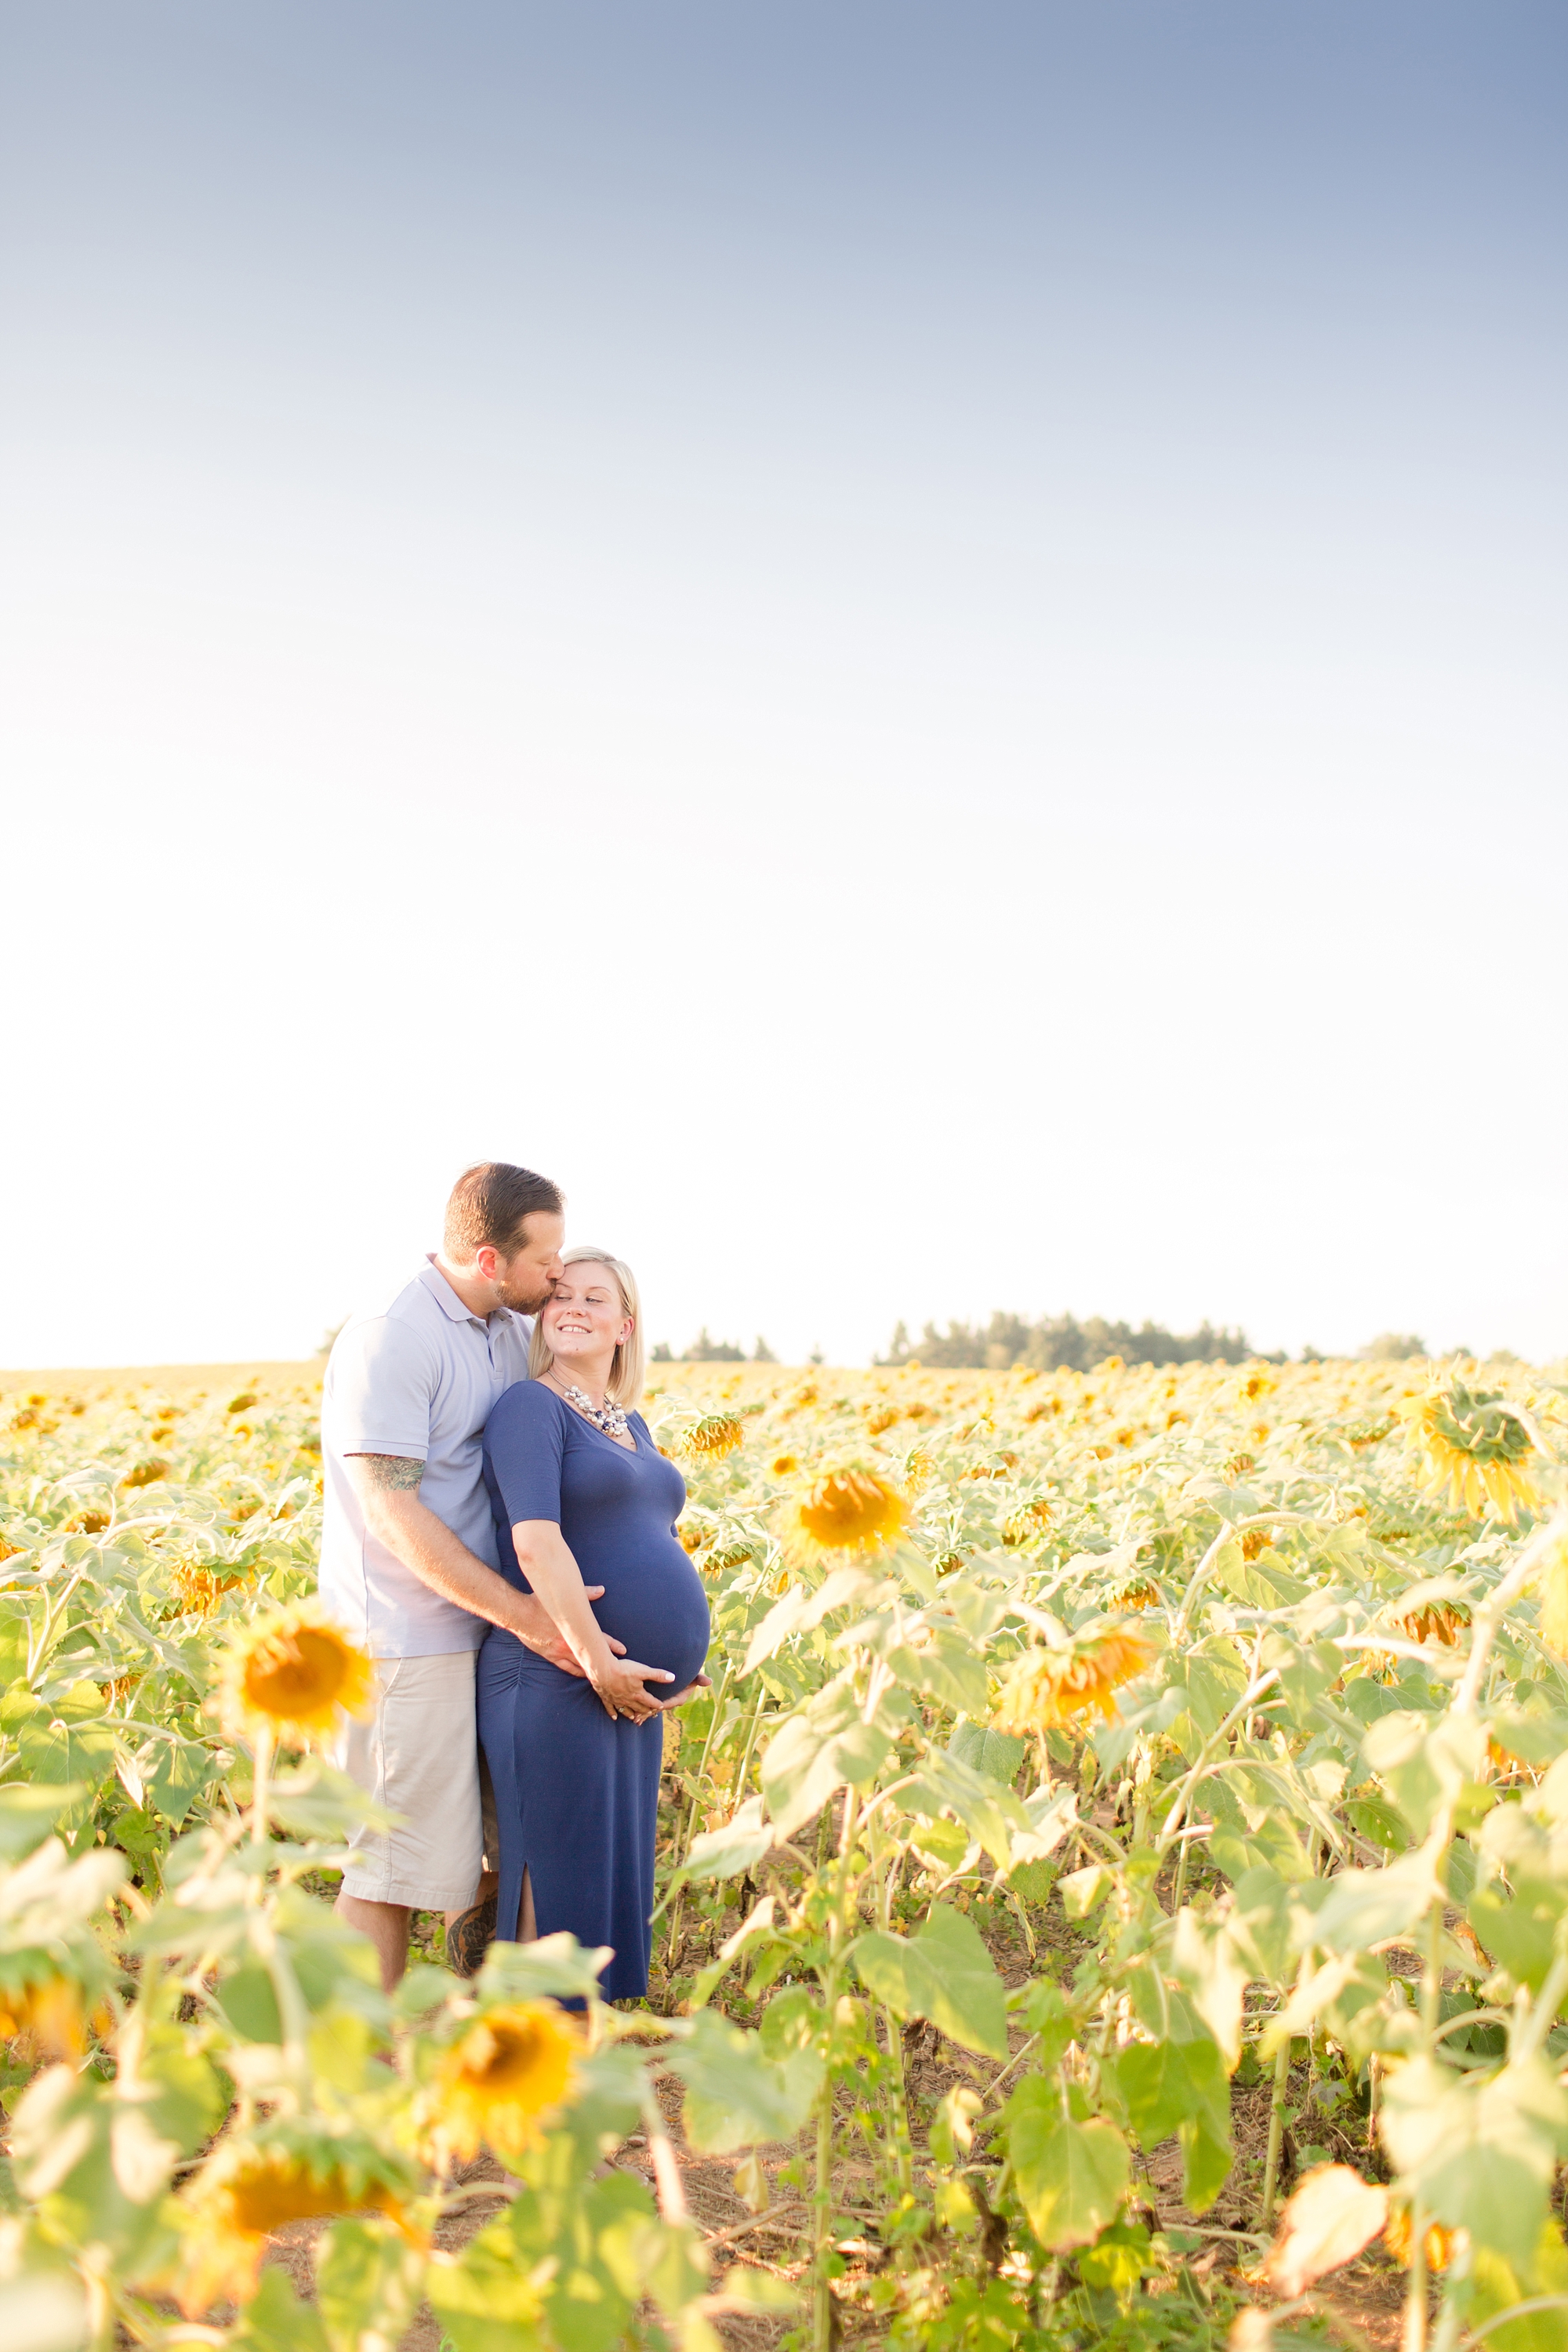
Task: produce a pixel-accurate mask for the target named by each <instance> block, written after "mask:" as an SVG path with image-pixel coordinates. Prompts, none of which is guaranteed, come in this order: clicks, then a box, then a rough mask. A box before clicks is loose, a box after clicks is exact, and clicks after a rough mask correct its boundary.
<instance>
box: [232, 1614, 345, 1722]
mask: <svg viewBox="0 0 1568 2352" xmlns="http://www.w3.org/2000/svg"><path fill="white" fill-rule="evenodd" d="M220 1689H221V1694H222V1699H221V1703H222V1708H223V1718H224V1722H225V1725H226V1727H227V1728H228V1729H229V1730H230V1731H234V1732H247V1733H250V1734H252V1735H254V1734H255V1733H257V1732H258V1731H270V1732H271V1734H272V1736H273V1737H274V1738H277V1739H283V1740H298V1741H300V1742H301V1743H303V1744H305V1745H310V1744H311V1743H313V1742H319V1741H321V1740H323V1739H330V1738H331V1737H332V1736H333V1734H334V1733H335V1732H336V1731H337V1729H338V1727H339V1718H340V1716H342V1715H366V1714H368V1713H369V1711H370V1706H371V1700H372V1695H373V1691H374V1667H373V1666H372V1664H371V1662H370V1660H369V1659H368V1658H367V1657H366V1656H365V1655H364V1653H363V1651H362V1650H356V1649H355V1648H354V1645H353V1643H352V1642H351V1641H349V1639H348V1638H347V1636H346V1635H345V1634H344V1633H342V1632H340V1630H339V1628H338V1627H337V1626H336V1625H334V1624H333V1622H332V1621H331V1618H330V1617H329V1616H328V1615H327V1612H326V1611H325V1610H324V1609H323V1608H322V1607H321V1602H320V1601H292V1602H290V1604H289V1607H288V1608H287V1609H279V1610H278V1611H276V1612H274V1614H273V1615H271V1616H269V1617H263V1618H260V1619H258V1622H256V1623H255V1624H254V1625H248V1626H247V1627H246V1629H245V1631H244V1633H240V1634H239V1635H237V1638H236V1639H235V1641H234V1642H233V1643H231V1644H230V1646H229V1648H228V1650H227V1652H226V1654H225V1656H224V1659H223V1664H222V1675H221V1683H220Z"/></svg>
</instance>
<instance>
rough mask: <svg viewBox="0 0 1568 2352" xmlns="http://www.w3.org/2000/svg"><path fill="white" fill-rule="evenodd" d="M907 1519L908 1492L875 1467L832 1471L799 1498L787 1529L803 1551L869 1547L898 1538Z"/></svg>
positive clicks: (790, 1512)
mask: <svg viewBox="0 0 1568 2352" xmlns="http://www.w3.org/2000/svg"><path fill="white" fill-rule="evenodd" d="M909 1518H910V1507H909V1504H908V1503H907V1502H906V1500H905V1498H904V1496H902V1495H901V1494H900V1492H899V1489H898V1488H897V1487H896V1486H894V1485H893V1484H892V1482H891V1481H890V1480H889V1479H887V1478H884V1477H881V1476H880V1475H879V1474H878V1473H877V1472H876V1471H875V1470H830V1471H828V1472H827V1473H826V1475H824V1476H823V1477H820V1478H818V1479H817V1480H816V1483H815V1484H814V1485H813V1486H808V1487H806V1488H805V1490H804V1491H803V1492H802V1493H800V1494H798V1495H796V1496H795V1499H794V1501H793V1502H792V1503H791V1504H790V1505H789V1507H788V1509H787V1510H786V1512H785V1514H784V1533H785V1536H786V1538H787V1539H788V1540H789V1541H790V1542H791V1543H792V1544H793V1545H794V1546H795V1548H797V1549H800V1550H803V1551H808V1552H825V1551H871V1550H874V1549H876V1548H877V1547H878V1546H879V1544H886V1543H895V1542H897V1540H898V1538H899V1537H900V1536H901V1535H902V1534H903V1531H904V1529H905V1528H906V1527H907V1526H908V1525H909Z"/></svg>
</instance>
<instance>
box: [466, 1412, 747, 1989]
mask: <svg viewBox="0 0 1568 2352" xmlns="http://www.w3.org/2000/svg"><path fill="white" fill-rule="evenodd" d="M628 1420H629V1423H630V1427H631V1433H632V1434H633V1435H634V1436H635V1437H636V1439H637V1452H636V1453H635V1454H633V1453H631V1452H630V1451H629V1450H628V1449H627V1448H626V1446H623V1445H617V1444H616V1441H615V1439H614V1438H613V1437H607V1436H606V1435H605V1432H604V1431H603V1430H602V1429H599V1428H596V1427H595V1424H594V1423H592V1422H591V1421H585V1420H584V1417H583V1415H582V1414H581V1413H579V1412H573V1410H572V1408H571V1406H570V1405H569V1404H567V1403H566V1402H564V1401H563V1399H562V1398H561V1397H559V1396H557V1395H556V1393H555V1391H554V1390H553V1389H552V1388H547V1387H546V1386H545V1385H544V1383H543V1382H542V1381H518V1383H517V1384H516V1386H515V1387H513V1388H510V1389H508V1390H507V1391H505V1393H504V1395H502V1396H500V1398H498V1400H497V1402H496V1403H495V1405H494V1407H493V1409H492V1411H491V1413H490V1417H489V1422H488V1423H486V1425H485V1437H484V1464H485V1484H486V1486H488V1487H489V1495H490V1507H491V1509H492V1510H493V1511H494V1513H495V1523H496V1545H497V1549H498V1551H499V1553H500V1572H501V1574H502V1575H503V1576H504V1577H505V1578H506V1580H507V1581H508V1583H509V1584H512V1585H515V1586H516V1587H517V1589H518V1591H520V1592H528V1591H531V1590H532V1588H531V1585H530V1584H529V1582H528V1580H527V1578H526V1577H525V1576H524V1575H523V1573H522V1570H521V1568H520V1567H519V1566H518V1560H517V1552H516V1549H515V1548H514V1546H513V1544H512V1539H511V1531H512V1528H513V1527H514V1526H516V1525H517V1524H518V1523H519V1522H520V1521H521V1520H524V1519H553V1520H555V1521H556V1522H557V1524H558V1525H559V1527H560V1529H561V1532H562V1535H563V1537H564V1538H565V1540H566V1543H567V1546H568V1548H569V1549H570V1550H571V1553H572V1556H573V1558H574V1559H575V1561H576V1563H577V1565H578V1567H579V1568H580V1569H581V1570H582V1571H583V1581H584V1584H602V1585H603V1586H604V1588H605V1591H604V1597H603V1599H602V1600H599V1601H595V1603H594V1613H595V1616H596V1618H597V1619H598V1621H599V1623H600V1624H601V1625H602V1626H603V1627H604V1629H605V1633H610V1634H613V1635H614V1636H615V1637H616V1640H617V1641H621V1642H624V1643H626V1655H627V1657H628V1658H636V1659H637V1660H638V1661H639V1662H640V1663H641V1664H643V1665H645V1666H664V1667H667V1668H668V1671H669V1672H670V1673H671V1674H672V1675H674V1676H675V1680H674V1681H673V1682H671V1683H651V1684H649V1685H647V1688H648V1689H649V1690H650V1691H651V1692H652V1693H653V1694H654V1696H665V1697H669V1696H673V1695H674V1693H675V1692H677V1691H679V1690H684V1689H685V1688H686V1686H687V1685H688V1684H689V1682H690V1681H691V1679H692V1677H693V1675H697V1674H699V1673H700V1671H701V1666H702V1661H703V1659H704V1658H705V1657H706V1656H707V1654H708V1639H709V1624H708V1596H707V1594H706V1593H705V1592H704V1591H703V1590H702V1580H701V1579H700V1577H699V1575H698V1573H697V1571H696V1570H695V1569H694V1568H693V1567H692V1565H691V1562H690V1560H689V1559H688V1558H687V1556H686V1553H685V1552H684V1551H683V1550H682V1549H681V1547H680V1544H679V1540H678V1539H677V1537H676V1533H675V1522H676V1520H677V1519H678V1518H679V1516H680V1513H681V1510H682V1508H683V1507H684V1506H685V1502H686V1481H685V1479H684V1478H683V1477H682V1476H681V1475H680V1473H679V1470H678V1469H677V1468H676V1466H675V1465H674V1463H673V1462H669V1461H667V1460H666V1459H665V1457H664V1455H663V1454H660V1452H659V1451H658V1447H657V1446H656V1445H655V1444H654V1442H653V1439H652V1438H651V1437H650V1436H649V1434H648V1428H647V1423H646V1422H645V1421H644V1420H643V1418H642V1415H641V1414H640V1413H636V1412H634V1413H632V1414H630V1415H628ZM478 1700H479V1741H480V1744H481V1746H482V1747H483V1748H484V1751H485V1761H486V1762H487V1764H488V1765H489V1773H490V1780H491V1782H492V1784H493V1786H494V1789H495V1799H496V1817H497V1822H498V1826H499V1829H500V1897H499V1900H498V1906H497V1917H498V1923H499V1931H500V1935H501V1936H502V1937H505V1938H506V1939H508V1940H510V1939H511V1938H513V1937H515V1936H516V1934H517V1929H518V1924H519V1922H518V1912H519V1906H520V1905H521V1899H522V1874H523V1872H524V1871H525V1870H526V1871H527V1872H528V1874H529V1879H530V1883H531V1886H532V1889H533V1911H534V1917H535V1920H536V1922H537V1924H538V1928H539V1932H540V1934H541V1935H542V1936H552V1935H555V1934H557V1933H558V1932H559V1931H560V1930H561V1929H562V1928H566V1929H569V1930H570V1932H571V1933H572V1934H573V1935H574V1936H575V1937H576V1938H577V1940H578V1942H579V1943H580V1944H587V1945H597V1944H611V1945H613V1946H614V1947H615V1954H616V1957H615V1958H614V1959H613V1960H612V1961H611V1962H610V1964H609V1966H608V1968H607V1969H605V1973H604V1975H603V1977H602V1978H601V1979H600V1987H601V1990H602V1991H603V1993H604V1996H605V1999H606V2000H627V1999H634V2000H635V1999H640V1997H641V1996H642V1995H643V1994H644V1993H646V1992H647V1964H648V1951H649V1945H650V1940H651V1935H650V1928H649V1924H648V1923H649V1917H650V1915H651V1913H652V1910H653V1857H654V1842H655V1837H656V1834H657V1830H658V1776H659V1769H660V1766H661V1764H662V1762H663V1758H664V1717H663V1716H662V1715H655V1716H653V1717H650V1718H649V1720H648V1721H647V1723H641V1724H638V1723H628V1722H626V1719H625V1718H624V1717H620V1718H614V1719H613V1718H612V1717H610V1716H608V1715H607V1714H606V1713H605V1706H604V1703H603V1701H602V1700H601V1699H600V1697H599V1696H598V1694H597V1692H596V1691H595V1688H594V1686H593V1685H592V1684H591V1683H590V1682H588V1681H586V1680H585V1679H584V1678H583V1677H581V1676H579V1675H569V1674H566V1673H565V1672H564V1671H563V1669H562V1668H561V1667H560V1666H552V1665H551V1664H549V1662H548V1660H546V1659H544V1658H542V1657H540V1656H538V1655H537V1654H535V1652H533V1651H532V1650H530V1649H528V1648H526V1647H525V1645H524V1644H523V1643H521V1642H520V1641H519V1640H518V1638H517V1636H516V1634H515V1633H506V1632H504V1631H503V1630H502V1628H501V1627H500V1626H499V1625H492V1626H491V1628H490V1631H489V1635H488V1636H487V1638H486V1641H485V1644H484V1647H483V1649H482V1650H481V1651H480V1652H479V1690H478Z"/></svg>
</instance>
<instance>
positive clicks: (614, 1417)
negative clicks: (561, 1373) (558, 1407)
mask: <svg viewBox="0 0 1568 2352" xmlns="http://www.w3.org/2000/svg"><path fill="white" fill-rule="evenodd" d="M562 1394H563V1396H564V1398H565V1399H566V1402H567V1403H568V1404H574V1405H575V1406H576V1408H577V1410H578V1412H580V1413H581V1414H582V1415H583V1417H584V1420H586V1421H591V1422H592V1423H593V1424H594V1426H595V1429H602V1430H603V1431H604V1433H605V1436H606V1437H629V1436H630V1435H631V1424H630V1423H628V1421H627V1420H626V1414H625V1413H624V1412H622V1411H621V1408H620V1406H619V1405H618V1404H612V1403H611V1402H610V1400H609V1398H608V1397H606V1398H605V1402H604V1403H603V1404H592V1403H590V1402H589V1401H588V1399H587V1398H586V1397H585V1396H584V1393H583V1391H582V1390H581V1389H580V1388H579V1387H578V1386H577V1383H576V1381H566V1382H565V1383H564V1384H563V1388H562Z"/></svg>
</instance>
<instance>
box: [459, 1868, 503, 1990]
mask: <svg viewBox="0 0 1568 2352" xmlns="http://www.w3.org/2000/svg"><path fill="white" fill-rule="evenodd" d="M499 1894H500V1871H499V1870H481V1871H480V1873H479V1885H478V1886H477V1887H476V1888H475V1890H474V1899H473V1901H472V1902H471V1903H470V1904H469V1905H468V1907H467V1909H466V1910H462V1911H448V1912H447V1967H448V1968H449V1969H451V1970H452V1971H453V1973H454V1974H455V1975H457V1976H460V1977H477V1976H478V1975H479V1970H480V1969H481V1968H482V1967H483V1966H484V1958H485V1954H486V1952H487V1951H489V1948H490V1946H491V1945H492V1944H493V1943H494V1941H495V1933H496V1896H497V1895H499Z"/></svg>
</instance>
